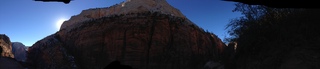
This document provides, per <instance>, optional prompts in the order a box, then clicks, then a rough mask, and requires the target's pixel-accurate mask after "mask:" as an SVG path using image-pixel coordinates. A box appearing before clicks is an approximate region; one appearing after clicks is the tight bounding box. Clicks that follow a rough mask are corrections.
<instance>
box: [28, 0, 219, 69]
mask: <svg viewBox="0 0 320 69" xmlns="http://www.w3.org/2000/svg"><path fill="white" fill-rule="evenodd" d="M122 4H123V5H122ZM139 7H140V8H142V9H145V10H137V8H139ZM157 7H159V9H158V10H157V9H156V8H157ZM112 8H113V9H112ZM102 9H104V8H102ZM102 9H99V8H96V9H91V10H84V11H83V12H82V13H80V14H79V15H76V16H74V17H72V18H71V19H70V20H69V21H67V22H64V26H63V28H61V29H60V31H58V32H57V33H55V34H53V35H50V36H48V37H46V38H44V39H42V40H40V41H38V42H37V43H35V44H34V45H33V46H32V47H30V48H29V50H28V58H27V62H28V63H29V64H30V66H31V68H41V69H42V68H45V69H47V68H49V69H52V68H81V69H102V68H105V67H106V66H107V65H108V64H110V63H111V62H112V61H115V60H119V61H120V62H121V63H122V64H124V65H129V66H131V67H132V68H134V69H202V68H204V67H205V64H206V63H207V62H208V61H215V60H216V59H215V58H216V57H217V56H219V54H220V53H221V51H223V50H221V49H223V48H222V47H224V46H225V45H224V43H222V42H221V40H220V39H219V38H217V37H216V36H215V35H214V34H212V33H209V32H205V31H204V30H203V29H201V28H200V27H198V26H197V25H195V24H194V23H192V22H191V21H190V20H189V19H187V18H185V17H184V16H183V15H182V14H181V13H180V12H179V11H178V10H177V9H174V8H173V7H171V6H170V5H169V4H167V2H166V1H165V0H128V1H126V2H123V3H121V4H118V5H114V6H111V7H108V8H107V9H108V10H103V11H102ZM150 9H151V10H150ZM154 9H155V10H156V11H155V10H154ZM170 9H171V10H170ZM87 11H90V12H88V13H87ZM93 12H94V13H93ZM100 12H105V13H101V15H102V16H100ZM98 14H99V15H98ZM87 15H88V17H91V18H88V17H85V16H87ZM62 57H64V58H62ZM59 64H63V66H62V65H59ZM55 66H57V67H55Z"/></svg>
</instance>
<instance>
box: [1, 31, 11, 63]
mask: <svg viewBox="0 0 320 69" xmlns="http://www.w3.org/2000/svg"><path fill="white" fill-rule="evenodd" d="M0 47H1V48H2V53H1V56H2V57H10V58H14V55H13V54H12V47H11V41H10V38H9V37H8V36H6V35H5V34H0Z"/></svg>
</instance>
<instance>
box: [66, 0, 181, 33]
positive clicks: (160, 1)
mask: <svg viewBox="0 0 320 69" xmlns="http://www.w3.org/2000/svg"><path fill="white" fill-rule="evenodd" d="M146 11H150V12H160V13H162V14H170V15H172V16H177V17H182V18H185V16H184V15H183V14H182V13H181V12H180V11H179V10H178V9H176V8H174V7H172V6H171V5H170V4H169V3H167V1H166V0H126V1H124V2H121V3H120V4H115V5H113V6H110V7H106V8H93V9H87V10H83V11H82V12H81V13H80V14H79V15H75V16H72V17H71V18H70V19H69V20H68V21H65V22H64V23H63V24H62V26H61V28H60V29H65V28H66V27H69V26H72V25H74V24H76V23H79V22H83V21H87V20H92V19H98V18H101V17H106V16H110V15H120V14H127V13H139V12H146Z"/></svg>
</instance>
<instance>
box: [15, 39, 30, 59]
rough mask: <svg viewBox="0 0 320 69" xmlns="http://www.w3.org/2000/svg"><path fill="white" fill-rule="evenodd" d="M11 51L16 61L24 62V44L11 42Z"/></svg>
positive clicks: (25, 54)
mask: <svg viewBox="0 0 320 69" xmlns="http://www.w3.org/2000/svg"><path fill="white" fill-rule="evenodd" d="M12 53H13V54H14V56H15V57H14V58H15V59H16V60H18V61H21V62H25V61H26V59H27V57H26V56H27V51H26V46H25V45H23V44H22V43H21V42H12Z"/></svg>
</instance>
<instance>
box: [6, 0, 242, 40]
mask: <svg viewBox="0 0 320 69" xmlns="http://www.w3.org/2000/svg"><path fill="white" fill-rule="evenodd" d="M122 1H125V0H73V1H71V2H70V4H64V3H60V2H36V1H33V0H3V1H1V2H0V9H1V10H0V34H6V35H7V36H9V37H10V40H11V42H22V43H23V44H24V45H26V46H32V45H33V44H34V43H35V42H36V41H38V40H41V39H43V38H44V37H46V36H48V35H51V34H54V33H55V32H57V31H58V28H57V25H56V24H57V22H58V21H59V20H61V19H69V18H70V17H71V16H73V15H77V14H79V13H80V12H81V11H82V10H85V9H89V8H99V7H108V6H111V5H114V4H117V3H120V2H122ZM167 1H168V3H169V4H171V5H172V6H174V7H175V8H177V9H179V10H180V11H181V12H182V13H183V14H184V15H185V16H186V17H187V18H188V19H190V20H191V21H192V22H194V23H195V24H197V25H198V26H200V27H201V28H203V29H204V30H208V31H209V32H213V33H214V34H216V35H217V36H218V37H219V38H220V39H224V38H225V37H226V36H227V30H225V27H226V25H227V24H228V23H229V22H230V19H232V18H236V17H240V16H241V14H240V13H238V12H232V10H233V9H234V8H235V6H234V4H235V3H234V2H225V1H221V0H167Z"/></svg>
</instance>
